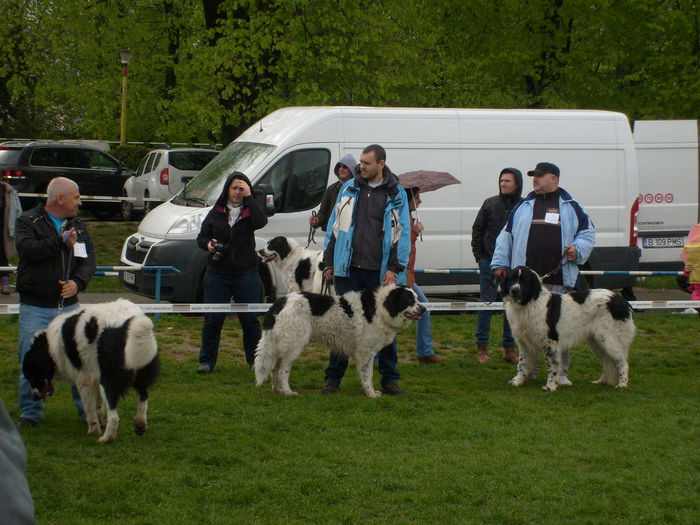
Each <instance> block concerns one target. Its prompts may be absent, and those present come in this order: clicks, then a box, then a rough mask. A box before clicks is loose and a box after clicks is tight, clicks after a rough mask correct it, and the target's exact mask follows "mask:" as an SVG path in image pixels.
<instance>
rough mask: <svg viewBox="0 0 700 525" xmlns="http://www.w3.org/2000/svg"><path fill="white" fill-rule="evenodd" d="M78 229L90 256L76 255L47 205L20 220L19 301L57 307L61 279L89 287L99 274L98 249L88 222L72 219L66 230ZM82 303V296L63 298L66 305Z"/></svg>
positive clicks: (17, 239) (81, 287)
mask: <svg viewBox="0 0 700 525" xmlns="http://www.w3.org/2000/svg"><path fill="white" fill-rule="evenodd" d="M70 228H75V230H76V231H77V232H78V240H77V242H78V243H85V248H86V251H87V254H88V256H87V257H86V258H83V257H74V256H73V254H72V253H71V251H70V249H69V248H68V247H67V246H66V244H65V243H64V242H63V241H62V240H61V237H60V236H59V235H58V233H57V232H56V229H55V228H54V225H53V223H52V222H51V219H50V218H49V216H48V215H47V214H46V210H45V209H44V208H43V207H41V206H40V207H36V208H33V209H31V210H29V211H26V212H25V213H23V214H22V215H21V216H20V218H19V219H17V223H16V227H15V244H16V245H17V253H18V254H19V264H18V265H17V291H18V292H19V302H20V303H22V304H28V305H32V306H40V307H42V308H57V307H58V306H59V304H60V302H61V285H60V284H59V282H58V281H63V280H66V271H67V270H69V280H73V281H75V283H76V284H77V285H78V291H79V292H82V291H83V290H85V288H86V287H87V285H88V283H89V282H90V279H92V276H93V274H94V273H95V249H94V247H93V245H92V240H91V239H90V235H89V234H88V232H87V229H86V228H85V224H83V222H82V221H81V220H79V219H68V222H67V223H66V226H65V227H64V229H66V230H68V229H70ZM76 302H78V296H77V295H75V296H73V297H69V298H68V299H65V300H64V301H63V305H64V306H69V305H71V304H74V303H76Z"/></svg>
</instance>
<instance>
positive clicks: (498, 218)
mask: <svg viewBox="0 0 700 525" xmlns="http://www.w3.org/2000/svg"><path fill="white" fill-rule="evenodd" d="M503 172H507V173H512V174H513V175H514V176H515V181H516V183H517V185H518V189H517V190H516V191H515V193H514V194H513V195H501V193H500V187H499V193H498V195H496V196H494V197H489V198H488V199H486V200H485V201H484V203H483V204H482V205H481V209H480V210H479V213H478V214H477V216H476V219H475V220H474V224H473V226H472V253H473V254H474V258H475V259H476V262H477V264H478V263H479V259H481V258H482V257H484V258H486V259H491V257H492V256H493V250H494V248H495V247H496V238H497V237H498V234H499V233H501V230H502V229H503V226H505V224H506V221H507V220H508V217H509V216H510V212H511V211H513V208H515V205H516V204H518V203H519V202H520V201H521V200H523V198H522V191H523V176H522V174H521V173H520V171H519V170H517V169H515V168H506V169H505V170H503V171H501V173H499V175H498V178H499V179H500V177H501V175H502V174H503Z"/></svg>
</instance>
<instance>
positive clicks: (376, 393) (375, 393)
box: [365, 390, 382, 399]
mask: <svg viewBox="0 0 700 525" xmlns="http://www.w3.org/2000/svg"><path fill="white" fill-rule="evenodd" d="M365 395H366V396H367V397H371V398H374V399H376V398H378V397H382V393H381V392H380V391H379V390H372V391H371V392H365Z"/></svg>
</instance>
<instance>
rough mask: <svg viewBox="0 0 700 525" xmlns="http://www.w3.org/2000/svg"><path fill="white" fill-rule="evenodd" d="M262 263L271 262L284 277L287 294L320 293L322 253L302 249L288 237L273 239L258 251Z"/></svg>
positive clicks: (321, 284) (321, 285)
mask: <svg viewBox="0 0 700 525" xmlns="http://www.w3.org/2000/svg"><path fill="white" fill-rule="evenodd" d="M258 254H260V256H261V257H262V260H263V262H272V263H273V264H275V265H276V266H277V269H278V270H279V272H280V273H281V274H282V276H283V277H284V282H285V284H286V285H287V291H288V292H313V293H321V292H322V287H323V252H322V251H321V250H309V249H308V248H302V247H301V246H300V245H299V243H298V242H297V241H295V240H294V239H290V238H288V237H275V238H274V239H271V240H270V241H269V242H268V243H267V246H266V247H265V248H262V249H261V250H258Z"/></svg>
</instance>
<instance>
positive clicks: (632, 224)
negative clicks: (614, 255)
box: [630, 195, 641, 246]
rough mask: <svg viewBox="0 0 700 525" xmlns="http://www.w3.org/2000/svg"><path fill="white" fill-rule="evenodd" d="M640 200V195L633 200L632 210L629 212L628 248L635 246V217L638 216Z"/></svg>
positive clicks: (636, 230)
mask: <svg viewBox="0 0 700 525" xmlns="http://www.w3.org/2000/svg"><path fill="white" fill-rule="evenodd" d="M640 200H641V195H640V196H639V197H638V198H636V199H635V200H634V202H633V203H632V209H631V210H630V246H637V233H638V232H639V230H638V229H637V215H638V214H639V202H640Z"/></svg>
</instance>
